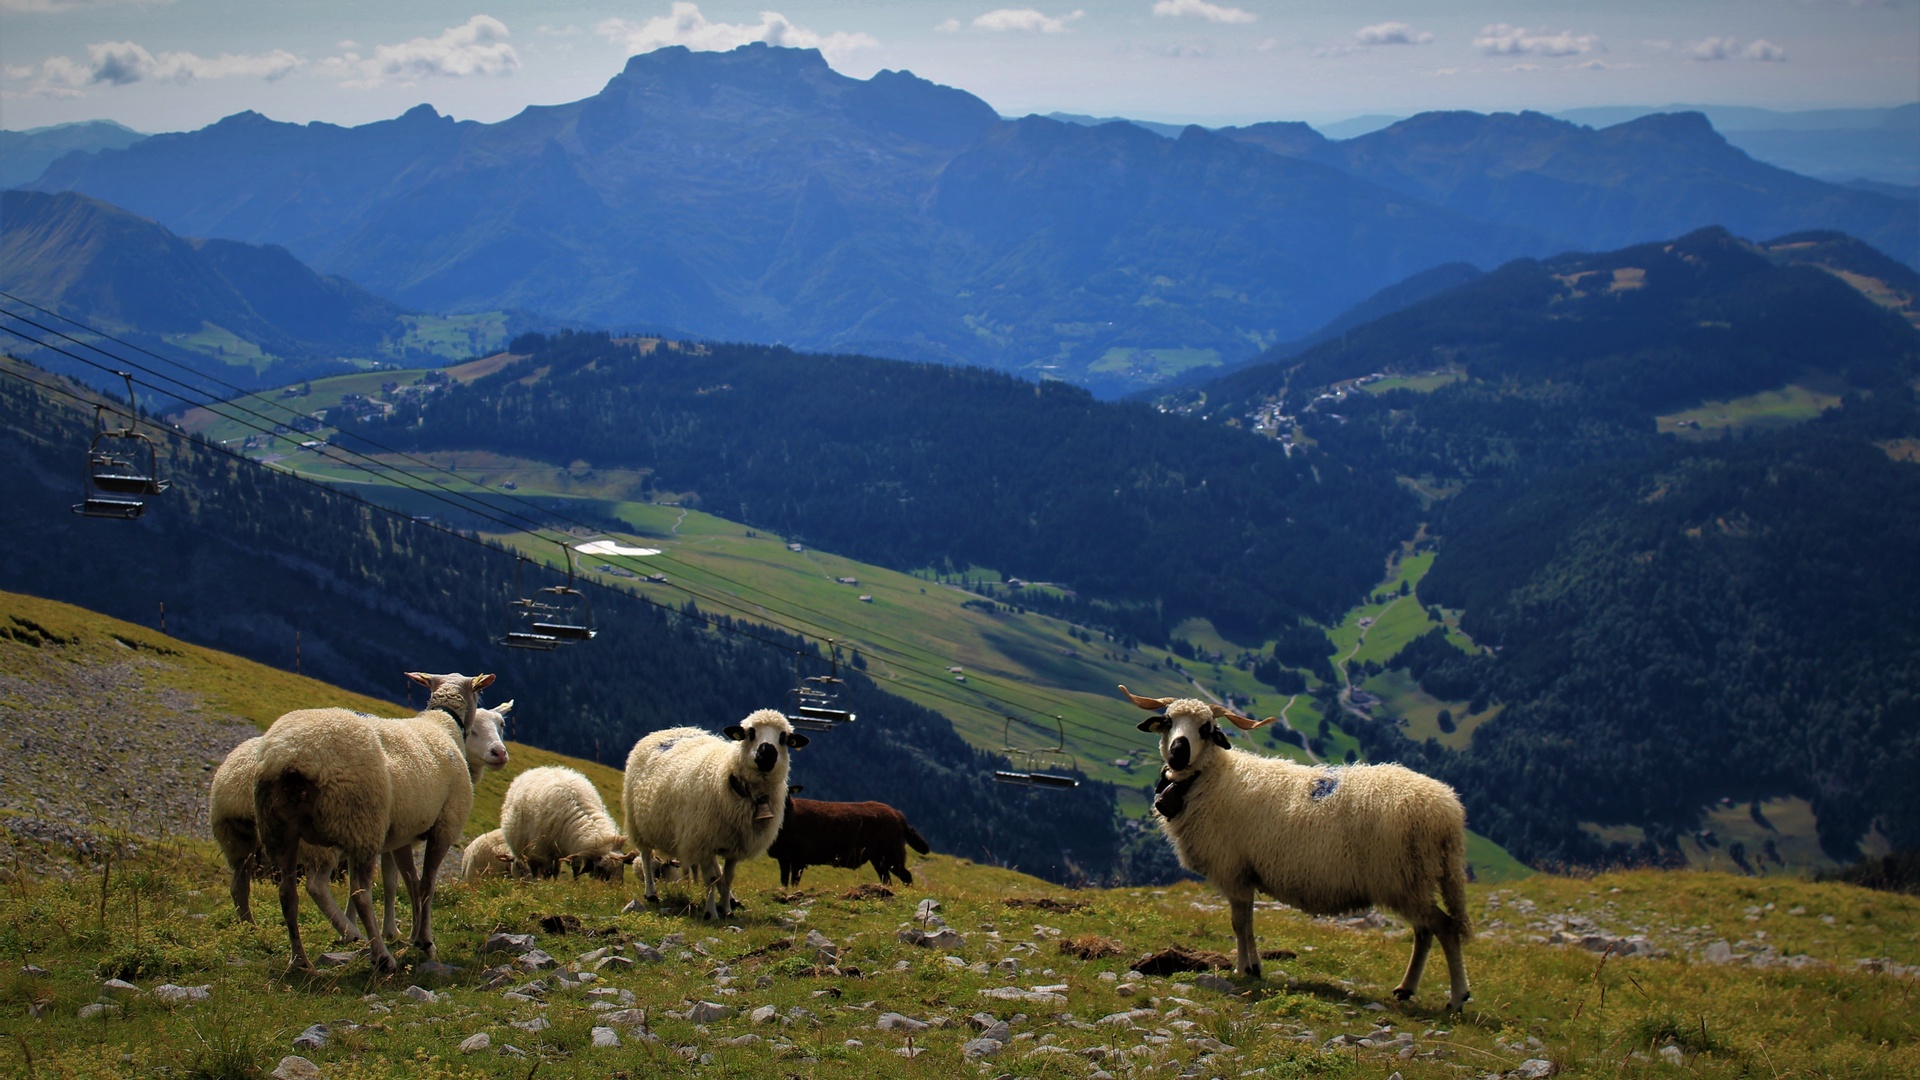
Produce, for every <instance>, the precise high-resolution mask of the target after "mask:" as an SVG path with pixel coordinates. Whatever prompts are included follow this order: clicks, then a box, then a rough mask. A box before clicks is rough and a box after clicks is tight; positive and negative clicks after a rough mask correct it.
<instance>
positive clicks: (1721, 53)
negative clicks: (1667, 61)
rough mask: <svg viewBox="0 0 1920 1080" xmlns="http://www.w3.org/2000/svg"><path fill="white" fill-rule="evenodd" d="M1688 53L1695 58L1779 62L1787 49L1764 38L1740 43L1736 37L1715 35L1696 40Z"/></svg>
mask: <svg viewBox="0 0 1920 1080" xmlns="http://www.w3.org/2000/svg"><path fill="white" fill-rule="evenodd" d="M1688 54H1689V55H1691V56H1692V57H1693V58H1694V59H1695V60H1734V59H1740V60H1759V61H1762V62H1771V63H1779V62H1781V61H1784V60H1786V58H1787V50H1785V49H1783V48H1781V47H1780V46H1778V45H1775V44H1774V43H1773V42H1771V41H1768V40H1766V39H1765V38H1760V39H1758V40H1755V41H1751V42H1748V43H1747V44H1745V45H1742V44H1740V41H1739V39H1738V38H1730V37H1717V36H1716V37H1710V38H1706V39H1705V40H1703V41H1699V42H1696V43H1695V44H1694V45H1693V46H1692V47H1691V48H1690V49H1689V50H1688Z"/></svg>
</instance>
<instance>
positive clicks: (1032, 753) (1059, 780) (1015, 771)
mask: <svg viewBox="0 0 1920 1080" xmlns="http://www.w3.org/2000/svg"><path fill="white" fill-rule="evenodd" d="M1013 721H1014V717H1012V716H1008V717H1007V722H1006V725H1005V727H1004V728H1002V729H1001V730H1002V735H1001V741H1002V742H1003V743H1005V744H1006V745H1004V746H1002V747H1001V748H1000V752H1001V753H1002V754H1004V755H1006V758H1007V768H1004V769H995V770H993V779H994V781H995V782H997V783H1001V784H1012V785H1015V786H1017V787H1043V788H1077V787H1079V786H1080V778H1079V777H1077V776H1075V775H1073V774H1074V773H1077V772H1079V771H1080V765H1079V763H1078V762H1077V761H1075V760H1074V757H1073V755H1072V754H1069V753H1067V749H1066V747H1067V733H1066V726H1065V721H1064V720H1062V718H1060V717H1059V716H1055V717H1053V723H1054V731H1055V734H1056V736H1057V738H1056V739H1055V741H1054V744H1053V745H1052V746H1049V747H1044V748H1041V749H1023V748H1021V747H1017V746H1015V745H1013Z"/></svg>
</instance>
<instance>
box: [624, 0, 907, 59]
mask: <svg viewBox="0 0 1920 1080" xmlns="http://www.w3.org/2000/svg"><path fill="white" fill-rule="evenodd" d="M593 32H594V33H596V34H598V35H600V36H601V37H603V38H606V39H607V40H608V41H612V42H616V43H618V44H621V45H623V46H625V48H626V50H627V54H628V55H630V56H632V55H637V54H639V53H644V52H652V51H653V50H655V49H662V48H665V47H667V46H669V45H684V46H686V47H687V48H689V49H693V50H695V51H705V52H724V51H726V50H728V49H736V48H739V47H740V46H742V45H746V44H748V43H750V42H755V41H760V42H765V43H766V44H768V45H783V46H786V47H788V48H794V49H819V50H820V53H821V55H823V56H825V57H826V58H827V59H829V60H842V59H845V58H846V57H847V56H848V55H849V54H851V53H852V52H853V51H854V50H855V49H871V48H874V47H876V46H878V45H879V44H880V42H879V41H878V40H877V39H875V38H874V37H873V36H872V35H871V34H861V33H849V32H847V31H844V30H836V31H834V32H833V33H831V34H818V33H815V32H814V31H812V30H809V29H807V28H806V27H804V26H795V25H794V24H793V22H792V21H791V20H789V19H788V18H787V17H786V16H785V15H782V14H780V13H779V12H777V11H763V12H761V13H760V21H759V22H757V23H724V22H713V21H711V20H709V19H708V18H707V17H706V16H705V15H703V14H701V12H700V5H698V4H690V3H686V2H684V0H682V2H680V3H676V4H674V5H673V10H672V11H671V12H669V13H668V14H666V15H656V16H655V17H653V18H651V19H648V20H646V21H645V22H632V21H629V20H627V19H618V18H615V19H604V20H602V21H601V23H600V25H598V26H596V27H594V28H593Z"/></svg>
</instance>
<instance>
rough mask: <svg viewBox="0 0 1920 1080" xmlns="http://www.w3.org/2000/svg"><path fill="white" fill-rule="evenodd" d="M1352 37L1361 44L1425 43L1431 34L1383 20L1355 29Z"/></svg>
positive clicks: (1429, 40)
mask: <svg viewBox="0 0 1920 1080" xmlns="http://www.w3.org/2000/svg"><path fill="white" fill-rule="evenodd" d="M1353 39H1354V40H1355V41H1358V42H1359V43H1360V44H1362V45H1427V44H1431V43H1432V41H1433V35H1432V34H1431V33H1429V32H1428V31H1425V30H1415V29H1414V28H1413V27H1411V26H1408V25H1407V24H1406V23H1403V22H1383V23H1375V24H1374V25H1372V26H1363V27H1361V28H1360V29H1358V30H1355V31H1354V32H1353Z"/></svg>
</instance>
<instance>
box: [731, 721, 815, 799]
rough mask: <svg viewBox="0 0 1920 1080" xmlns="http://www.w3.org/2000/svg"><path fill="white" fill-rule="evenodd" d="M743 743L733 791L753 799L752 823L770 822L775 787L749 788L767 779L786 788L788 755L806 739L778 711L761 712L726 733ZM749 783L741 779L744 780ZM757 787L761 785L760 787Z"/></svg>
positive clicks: (732, 775) (732, 777)
mask: <svg viewBox="0 0 1920 1080" xmlns="http://www.w3.org/2000/svg"><path fill="white" fill-rule="evenodd" d="M723 734H724V735H726V737H727V738H729V739H732V740H733V741H734V742H737V743H739V744H740V764H739V766H738V767H737V768H736V770H735V771H734V772H733V773H732V774H731V775H730V776H729V778H728V779H729V782H730V783H731V784H733V785H734V791H735V792H736V793H738V794H741V795H743V796H749V797H751V798H752V800H753V820H754V821H755V822H761V821H770V820H772V818H773V812H774V806H773V796H772V794H771V792H772V788H771V787H769V788H766V789H762V790H759V791H752V790H750V789H748V787H747V784H748V782H749V781H753V780H767V781H771V783H772V784H774V785H779V786H781V787H784V786H785V785H786V782H787V764H788V761H787V753H788V751H790V750H798V749H800V748H801V747H803V746H805V745H807V737H806V736H805V735H802V734H800V733H799V732H797V731H795V730H793V725H792V724H789V723H788V722H787V718H786V717H785V716H784V715H782V714H781V713H780V712H779V711H778V710H775V709H760V710H758V711H756V712H753V713H751V714H749V715H748V716H747V718H746V719H745V720H742V721H741V722H740V723H738V724H730V725H728V726H727V728H726V730H725V731H724V732H723ZM743 776H744V777H746V778H747V779H746V780H742V779H741V778H742V777H743ZM755 786H758V785H757V784H756V785H755Z"/></svg>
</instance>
